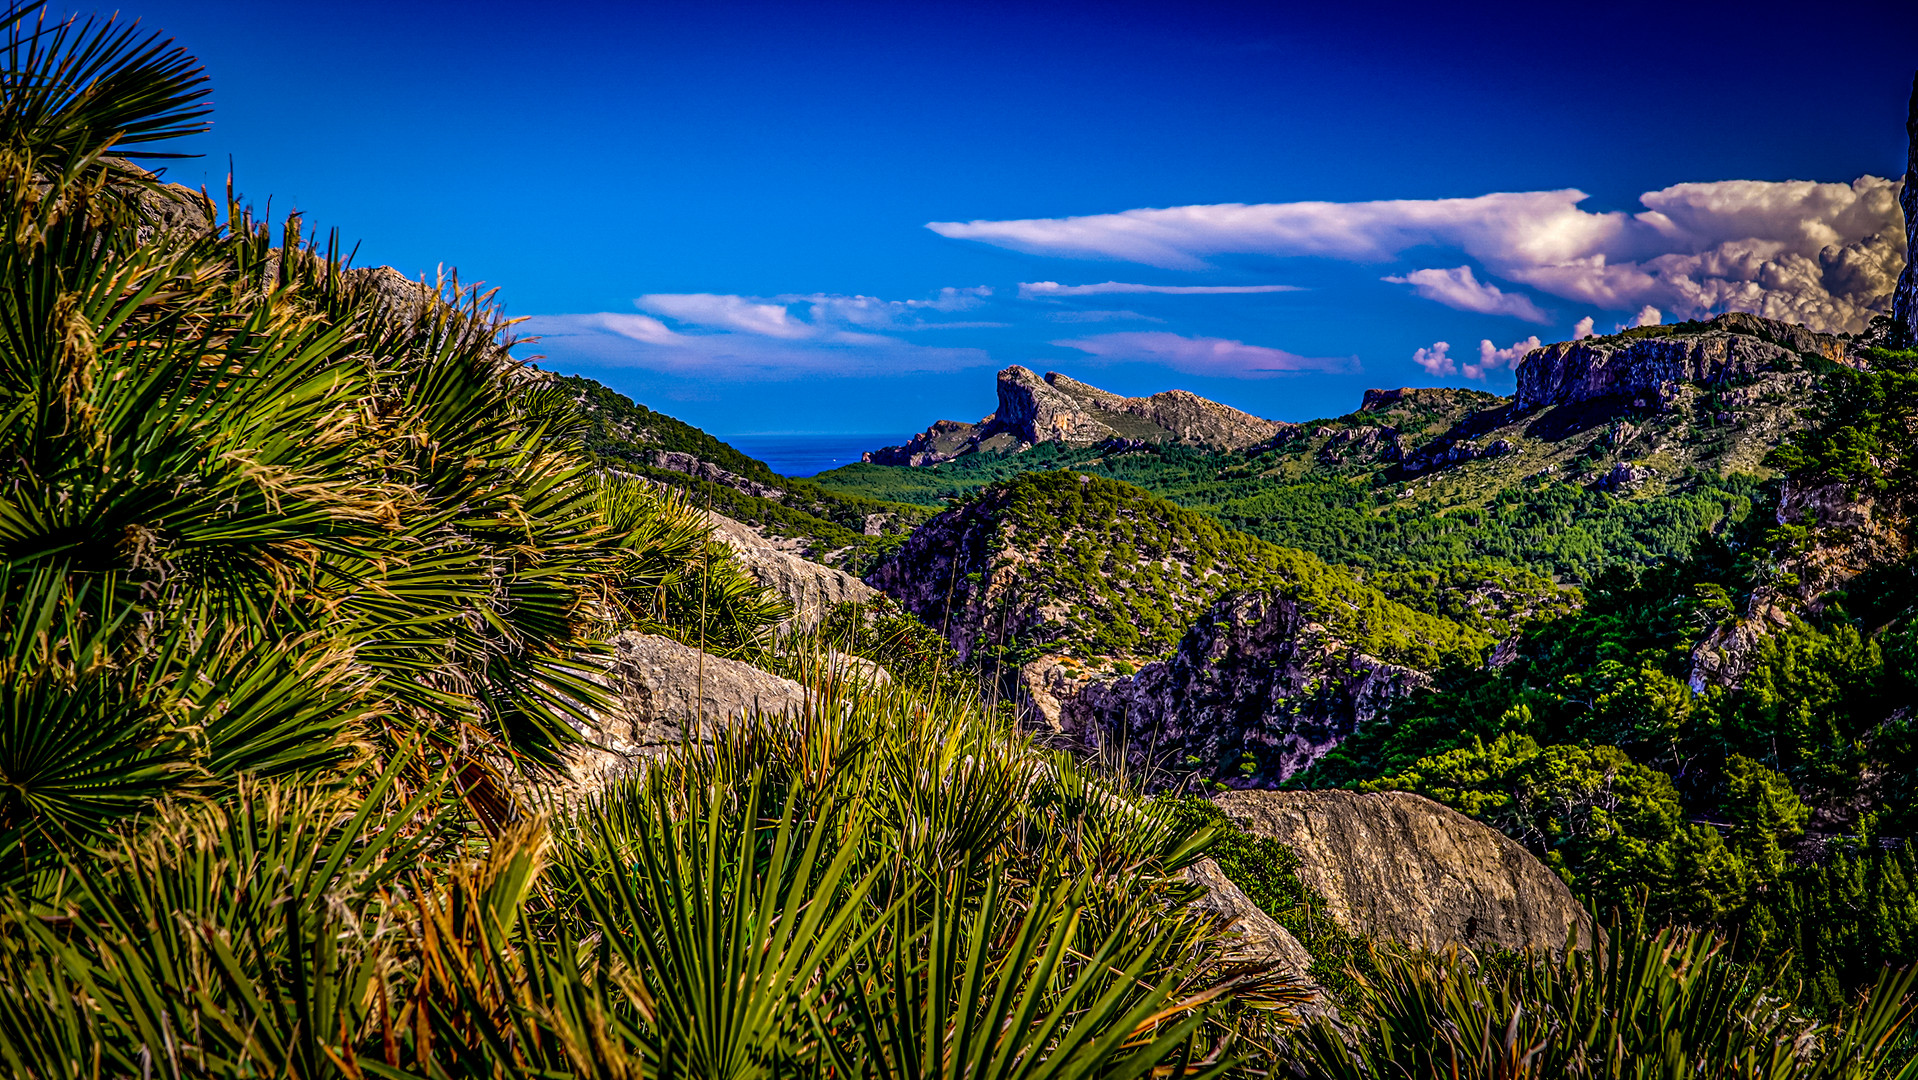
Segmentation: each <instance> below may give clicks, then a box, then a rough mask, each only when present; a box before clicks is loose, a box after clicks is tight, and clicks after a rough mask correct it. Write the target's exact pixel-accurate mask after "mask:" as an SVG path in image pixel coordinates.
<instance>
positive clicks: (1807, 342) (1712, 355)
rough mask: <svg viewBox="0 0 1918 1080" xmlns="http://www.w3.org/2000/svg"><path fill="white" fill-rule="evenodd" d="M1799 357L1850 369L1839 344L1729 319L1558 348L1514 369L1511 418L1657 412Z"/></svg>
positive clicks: (1744, 318) (1738, 316)
mask: <svg viewBox="0 0 1918 1080" xmlns="http://www.w3.org/2000/svg"><path fill="white" fill-rule="evenodd" d="M1804 356H1818V357H1823V358H1824V359H1827V360H1831V361H1833V362H1838V363H1845V362H1848V361H1849V354H1848V352H1847V350H1846V346H1845V342H1844V341H1843V340H1842V339H1839V338H1836V337H1832V336H1830V335H1828V334H1817V333H1813V332H1812V331H1810V330H1807V329H1805V328H1804V327H1802V326H1797V325H1794V324H1792V323H1786V322H1778V321H1776V320H1773V319H1762V318H1759V317H1758V316H1756V315H1747V314H1744V313H1743V312H1733V313H1730V314H1726V315H1720V316H1718V317H1717V318H1715V319H1713V320H1712V321H1711V322H1709V323H1706V324H1704V326H1703V328H1702V329H1699V330H1696V331H1693V330H1688V329H1686V328H1684V327H1672V328H1667V329H1665V331H1664V332H1661V333H1656V334H1647V335H1644V336H1633V335H1631V334H1629V333H1628V334H1621V335H1617V336H1613V337H1602V338H1586V339H1585V340H1583V341H1561V342H1559V343H1557V344H1554V345H1546V346H1544V347H1542V348H1538V349H1533V350H1532V351H1531V352H1529V353H1526V354H1525V357H1524V359H1522V360H1520V361H1519V362H1518V366H1517V368H1516V371H1517V374H1518V391H1517V394H1516V397H1515V404H1514V411H1515V412H1520V413H1522V412H1526V411H1530V410H1533V409H1541V408H1548V407H1551V406H1555V405H1569V404H1576V403H1579V402H1585V401H1592V400H1596V399H1599V398H1617V399H1620V400H1622V401H1629V402H1631V403H1632V405H1633V406H1634V407H1637V408H1649V409H1657V408H1661V407H1663V406H1664V405H1665V404H1666V403H1667V402H1668V401H1669V400H1670V399H1671V397H1672V395H1673V392H1674V390H1675V388H1676V387H1677V386H1678V385H1679V384H1681V383H1688V382H1689V383H1705V384H1711V385H1716V384H1722V383H1726V382H1731V381H1736V380H1740V379H1750V378H1756V377H1757V376H1759V375H1760V374H1762V373H1765V372H1769V371H1777V370H1789V369H1790V368H1792V367H1795V366H1797V363H1798V359H1799V358H1800V357H1804Z"/></svg>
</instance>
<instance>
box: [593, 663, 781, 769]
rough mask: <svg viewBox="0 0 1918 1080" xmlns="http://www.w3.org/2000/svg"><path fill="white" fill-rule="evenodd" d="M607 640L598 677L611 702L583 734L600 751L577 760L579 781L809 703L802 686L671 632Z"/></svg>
mask: <svg viewBox="0 0 1918 1080" xmlns="http://www.w3.org/2000/svg"><path fill="white" fill-rule="evenodd" d="M612 644H613V661H612V663H611V664H610V665H608V666H607V668H606V669H605V671H604V672H603V673H602V674H601V675H600V676H599V681H600V682H601V683H602V684H603V685H604V686H606V687H607V688H608V689H609V690H611V691H612V692H613V695H614V700H613V703H612V704H611V706H610V707H609V708H608V709H606V710H605V711H604V712H601V713H596V714H595V716H594V722H593V724H592V726H591V727H590V728H588V729H587V730H586V731H585V732H584V734H585V736H586V738H587V739H588V740H590V741H591V742H593V743H595V744H597V746H598V747H599V749H597V750H591V751H588V752H587V753H585V754H584V755H582V756H581V757H580V759H579V760H577V761H576V762H575V766H574V775H575V778H576V779H578V780H579V781H580V782H581V783H582V785H584V786H595V785H596V784H598V783H603V782H604V781H605V780H608V779H610V778H612V777H613V776H616V775H619V774H621V773H623V772H626V771H628V770H630V769H632V768H633V767H634V766H635V765H638V764H640V763H643V762H644V761H645V760H646V759H648V758H651V757H655V756H657V755H658V754H660V753H661V752H663V751H664V750H666V749H667V748H668V747H672V746H676V745H678V744H679V742H680V741H681V740H682V739H691V740H693V741H700V740H703V739H707V738H710V737H711V735H712V733H713V732H714V731H716V730H718V729H719V728H720V727H721V726H723V725H725V724H727V723H729V722H732V721H735V720H738V719H739V718H741V717H744V716H750V715H752V714H753V713H754V712H755V711H757V712H763V713H770V714H777V713H783V712H786V711H789V710H793V709H798V708H801V707H802V706H804V705H805V702H806V691H805V688H804V687H802V686H800V685H799V684H798V683H796V682H793V681H792V680H791V679H782V678H780V677H779V676H777V675H774V674H772V673H770V672H766V671H761V670H760V669H758V668H756V667H753V666H752V665H751V664H744V663H741V662H739V661H737V660H727V659H724V658H723V657H718V656H712V655H709V654H706V653H702V652H700V651H699V650H698V649H695V648H692V647H690V646H687V645H681V644H680V643H679V642H677V641H673V640H672V639H670V638H663V637H658V636H656V635H653V634H640V633H633V632H628V633H624V634H621V635H619V636H618V637H617V638H614V639H613V643H612Z"/></svg>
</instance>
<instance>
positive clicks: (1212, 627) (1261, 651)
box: [1026, 590, 1430, 787]
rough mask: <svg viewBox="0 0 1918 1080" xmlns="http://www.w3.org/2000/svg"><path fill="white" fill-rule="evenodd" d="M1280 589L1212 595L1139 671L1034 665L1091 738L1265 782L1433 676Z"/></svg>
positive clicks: (1068, 717) (1166, 764) (1096, 743)
mask: <svg viewBox="0 0 1918 1080" xmlns="http://www.w3.org/2000/svg"><path fill="white" fill-rule="evenodd" d="M1313 616H1314V612H1313V610H1312V608H1311V607H1310V605H1307V604H1301V603H1300V602H1299V601H1297V600H1294V599H1291V598H1289V597H1287V596H1286V595H1285V594H1284V593H1283V592H1282V591H1276V590H1275V591H1268V592H1258V593H1241V594H1236V595H1233V596H1230V597H1228V598H1226V599H1224V600H1221V601H1219V602H1218V603H1216V604H1214V605H1213V606H1212V607H1211V609H1210V610H1208V611H1207V612H1206V613H1205V615H1204V616H1202V617H1201V618H1200V619H1199V621H1198V622H1197V623H1196V624H1194V625H1193V627H1192V628H1191V629H1190V630H1188V631H1187V632H1186V634H1185V637H1184V638H1183V639H1182V640H1181V641H1180V642H1179V647H1178V650H1177V651H1176V652H1174V653H1173V655H1172V656H1171V657H1169V658H1166V659H1163V660H1156V661H1153V662H1152V663H1149V664H1147V665H1145V666H1144V667H1143V668H1141V669H1140V670H1139V671H1138V673H1137V674H1134V675H1130V676H1121V677H1118V678H1113V679H1102V680H1092V681H1088V682H1084V683H1081V684H1078V685H1076V686H1072V687H1070V689H1067V688H1066V687H1064V686H1062V685H1061V681H1059V680H1049V679H1047V677H1046V676H1047V675H1048V674H1049V672H1050V671H1051V669H1052V668H1054V667H1056V666H1058V665H1057V664H1056V662H1054V663H1051V664H1048V663H1046V662H1044V661H1041V662H1036V663H1035V664H1033V665H1029V666H1028V668H1029V670H1028V671H1027V673H1026V675H1027V679H1028V681H1029V682H1030V683H1036V684H1037V685H1038V686H1039V687H1041V688H1042V689H1043V690H1044V691H1046V692H1048V696H1049V697H1051V698H1052V699H1053V700H1054V701H1056V702H1057V710H1058V720H1057V724H1058V727H1059V729H1060V730H1061V731H1063V732H1065V733H1068V734H1069V735H1071V736H1072V737H1073V738H1074V739H1076V740H1078V741H1080V742H1081V743H1082V744H1084V745H1086V746H1087V747H1088V748H1105V749H1106V750H1107V752H1108V753H1111V752H1112V750H1114V749H1122V750H1123V753H1124V755H1125V757H1126V759H1127V761H1128V762H1129V763H1130V764H1131V766H1132V767H1133V768H1134V769H1136V770H1137V771H1138V772H1139V774H1141V775H1150V774H1151V772H1152V771H1153V768H1154V767H1155V766H1157V767H1159V768H1161V769H1163V768H1170V769H1172V770H1173V771H1176V772H1179V773H1186V772H1197V773H1199V774H1200V775H1202V776H1205V777H1207V778H1208V779H1212V780H1216V781H1219V782H1224V783H1230V784H1233V785H1235V786H1237V785H1243V786H1247V787H1269V786H1272V785H1275V784H1278V783H1281V782H1283V781H1285V780H1286V779H1288V778H1290V777H1291V776H1292V775H1293V774H1294V773H1297V772H1299V771H1300V770H1302V769H1304V768H1306V767H1307V766H1309V765H1310V764H1312V762H1313V761H1315V760H1317V759H1318V758H1319V756H1320V755H1322V754H1324V753H1325V752H1326V751H1327V750H1330V749H1331V748H1332V747H1334V746H1336V745H1338V743H1339V742H1340V740H1342V739H1344V738H1345V737H1346V736H1348V735H1350V734H1351V733H1352V732H1353V731H1355V730H1357V729H1358V728H1359V727H1360V726H1361V725H1363V724H1365V723H1368V722H1370V721H1371V720H1373V719H1374V718H1376V717H1377V716H1378V715H1379V714H1380V713H1381V712H1382V711H1383V710H1384V709H1385V708H1386V707H1388V706H1389V705H1390V704H1391V703H1392V702H1394V701H1396V700H1398V699H1399V698H1400V697H1403V696H1404V695H1405V694H1407V693H1409V692H1411V691H1412V690H1414V689H1417V688H1419V687H1422V686H1426V685H1428V684H1429V683H1430V679H1429V678H1428V677H1427V675H1426V674H1425V673H1424V672H1422V671H1419V670H1416V669H1414V668H1409V667H1405V666H1403V665H1399V664H1391V663H1387V662H1385V661H1383V660H1380V659H1378V658H1377V657H1374V656H1371V655H1368V654H1366V653H1365V652H1363V651H1362V650H1360V649H1359V648H1357V647H1355V646H1354V645H1353V644H1352V643H1351V642H1349V641H1345V640H1343V639H1341V638H1340V637H1339V636H1338V635H1336V634H1334V633H1332V632H1331V631H1329V630H1328V629H1327V628H1326V627H1325V626H1324V625H1322V624H1321V623H1319V622H1317V621H1315V619H1314V617H1313Z"/></svg>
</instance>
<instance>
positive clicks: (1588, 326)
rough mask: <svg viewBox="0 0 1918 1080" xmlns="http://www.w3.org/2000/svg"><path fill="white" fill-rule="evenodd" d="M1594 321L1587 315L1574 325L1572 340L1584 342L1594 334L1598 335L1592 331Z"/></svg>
mask: <svg viewBox="0 0 1918 1080" xmlns="http://www.w3.org/2000/svg"><path fill="white" fill-rule="evenodd" d="M1594 321H1595V320H1594V319H1593V318H1592V317H1591V316H1590V315H1587V316H1585V317H1584V318H1582V319H1580V320H1578V322H1576V323H1574V324H1572V340H1573V341H1584V340H1585V339H1586V338H1588V337H1591V336H1592V335H1593V334H1595V333H1597V331H1595V330H1593V329H1592V325H1593V323H1594Z"/></svg>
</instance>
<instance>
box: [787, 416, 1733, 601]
mask: <svg viewBox="0 0 1918 1080" xmlns="http://www.w3.org/2000/svg"><path fill="white" fill-rule="evenodd" d="M1312 457H1313V455H1312V453H1311V450H1310V447H1309V446H1308V445H1307V444H1306V443H1303V442H1301V443H1295V444H1289V445H1288V446H1286V447H1282V448H1279V449H1276V450H1269V451H1264V452H1258V453H1250V454H1244V455H1240V454H1219V453H1209V452H1204V451H1195V450H1189V449H1184V448H1179V447H1146V448H1141V449H1129V450H1125V451H1122V452H1117V453H1113V452H1108V451H1105V450H1102V449H1099V448H1091V449H1068V448H1065V447H1062V446H1060V445H1059V444H1056V443H1047V444H1041V445H1039V446H1036V447H1034V448H1032V449H1031V450H1028V451H1026V452H1025V453H1023V454H1019V455H1000V456H993V457H983V456H982V457H978V458H962V459H960V460H958V461H954V462H949V463H946V464H943V465H935V466H927V467H923V468H913V469H909V468H904V467H900V466H882V465H849V466H845V467H843V468H840V469H835V470H833V471H831V472H828V473H823V474H821V475H820V476H819V477H818V478H816V479H817V481H818V483H819V484H820V485H821V486H823V487H825V488H827V489H828V490H832V491H837V492H844V493H847V494H854V493H857V494H860V495H863V496H866V497H870V498H879V499H895V500H910V501H917V502H920V503H923V504H925V505H928V506H934V505H939V504H941V503H942V502H943V501H945V500H947V499H952V498H959V497H963V496H964V495H966V494H968V493H970V492H972V491H976V490H978V489H979V488H981V487H984V486H986V485H987V484H991V483H995V482H998V481H1000V480H1003V479H1006V478H1007V477H1010V476H1016V475H1018V474H1020V473H1022V472H1026V471H1043V470H1048V469H1061V468H1070V469H1074V470H1076V471H1079V472H1084V473H1088V474H1091V475H1095V476H1105V477H1110V478H1112V479H1115V480H1123V481H1125V482H1126V483H1129V484H1134V485H1137V486H1139V487H1142V488H1144V489H1146V490H1147V491H1150V492H1152V493H1153V494H1155V495H1158V496H1160V497H1161V498H1165V499H1170V500H1171V501H1173V502H1176V503H1178V504H1179V505H1181V506H1184V507H1186V508H1188V509H1192V510H1197V511H1199V512H1200V513H1202V514H1205V515H1207V516H1208V517H1211V518H1213V519H1214V520H1217V521H1219V522H1220V523H1222V524H1225V525H1228V526H1230V527H1232V528H1233V529H1236V530H1238V531H1241V532H1245V533H1248V534H1250V535H1252V536H1256V537H1258V538H1260V539H1262V540H1266V541H1270V542H1271V543H1274V544H1280V545H1284V546H1286V547H1295V548H1299V549H1300V550H1303V551H1310V552H1312V553H1313V554H1315V555H1318V556H1319V557H1320V558H1323V559H1327V560H1330V561H1334V562H1340V563H1344V564H1347V565H1350V566H1355V567H1377V568H1381V569H1385V568H1409V567H1440V566H1447V565H1450V564H1455V563H1460V562H1489V563H1496V564H1499V565H1502V566H1506V567H1513V568H1523V569H1525V570H1528V571H1530V572H1531V573H1533V574H1539V575H1545V576H1547V577H1552V578H1555V579H1557V580H1560V581H1563V582H1566V583H1578V582H1582V581H1585V580H1586V579H1587V578H1589V577H1590V576H1591V575H1593V574H1596V573H1597V572H1599V571H1600V570H1602V569H1604V568H1605V567H1607V566H1609V565H1611V564H1613V563H1615V562H1632V563H1639V564H1643V563H1645V562H1649V561H1652V560H1655V559H1659V558H1664V557H1667V556H1673V555H1679V554H1682V553H1684V552H1685V551H1688V550H1689V549H1690V547H1691V545H1692V544H1693V543H1695V542H1696V540H1697V537H1698V534H1699V532H1700V531H1701V530H1707V529H1716V528H1718V527H1720V526H1721V525H1722V524H1723V523H1725V522H1726V521H1728V520H1731V519H1735V518H1739V517H1742V516H1744V515H1745V514H1746V513H1747V512H1749V510H1750V508H1751V498H1752V495H1753V493H1754V492H1755V491H1756V490H1757V488H1758V486H1759V485H1760V484H1761V483H1762V481H1761V480H1760V478H1759V477H1757V476H1754V475H1747V474H1733V475H1730V476H1724V477H1720V476H1716V475H1711V474H1704V473H1700V474H1695V475H1690V476H1683V477H1678V478H1676V480H1677V482H1676V483H1675V484H1673V485H1671V486H1670V487H1669V488H1667V489H1664V490H1661V491H1660V492H1659V493H1658V494H1657V495H1656V496H1655V497H1643V498H1620V497H1619V496H1618V495H1616V494H1613V493H1610V492H1605V491H1598V490H1593V489H1592V488H1591V487H1589V486H1587V485H1583V484H1570V483H1564V482H1561V481H1558V480H1553V479H1549V478H1540V479H1533V478H1526V477H1514V478H1510V479H1511V482H1509V483H1507V482H1506V481H1504V480H1500V479H1497V478H1492V479H1485V480H1478V481H1467V480H1463V479H1441V480H1437V481H1430V482H1428V483H1427V484H1425V485H1418V484H1414V483H1411V482H1401V481H1394V480H1392V479H1391V478H1390V475H1389V473H1388V472H1386V471H1385V470H1384V469H1382V468H1379V467H1377V465H1376V463H1374V467H1373V468H1371V469H1369V470H1363V471H1361V470H1356V469H1350V468H1339V467H1331V466H1320V465H1317V464H1315V463H1313V461H1312Z"/></svg>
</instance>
